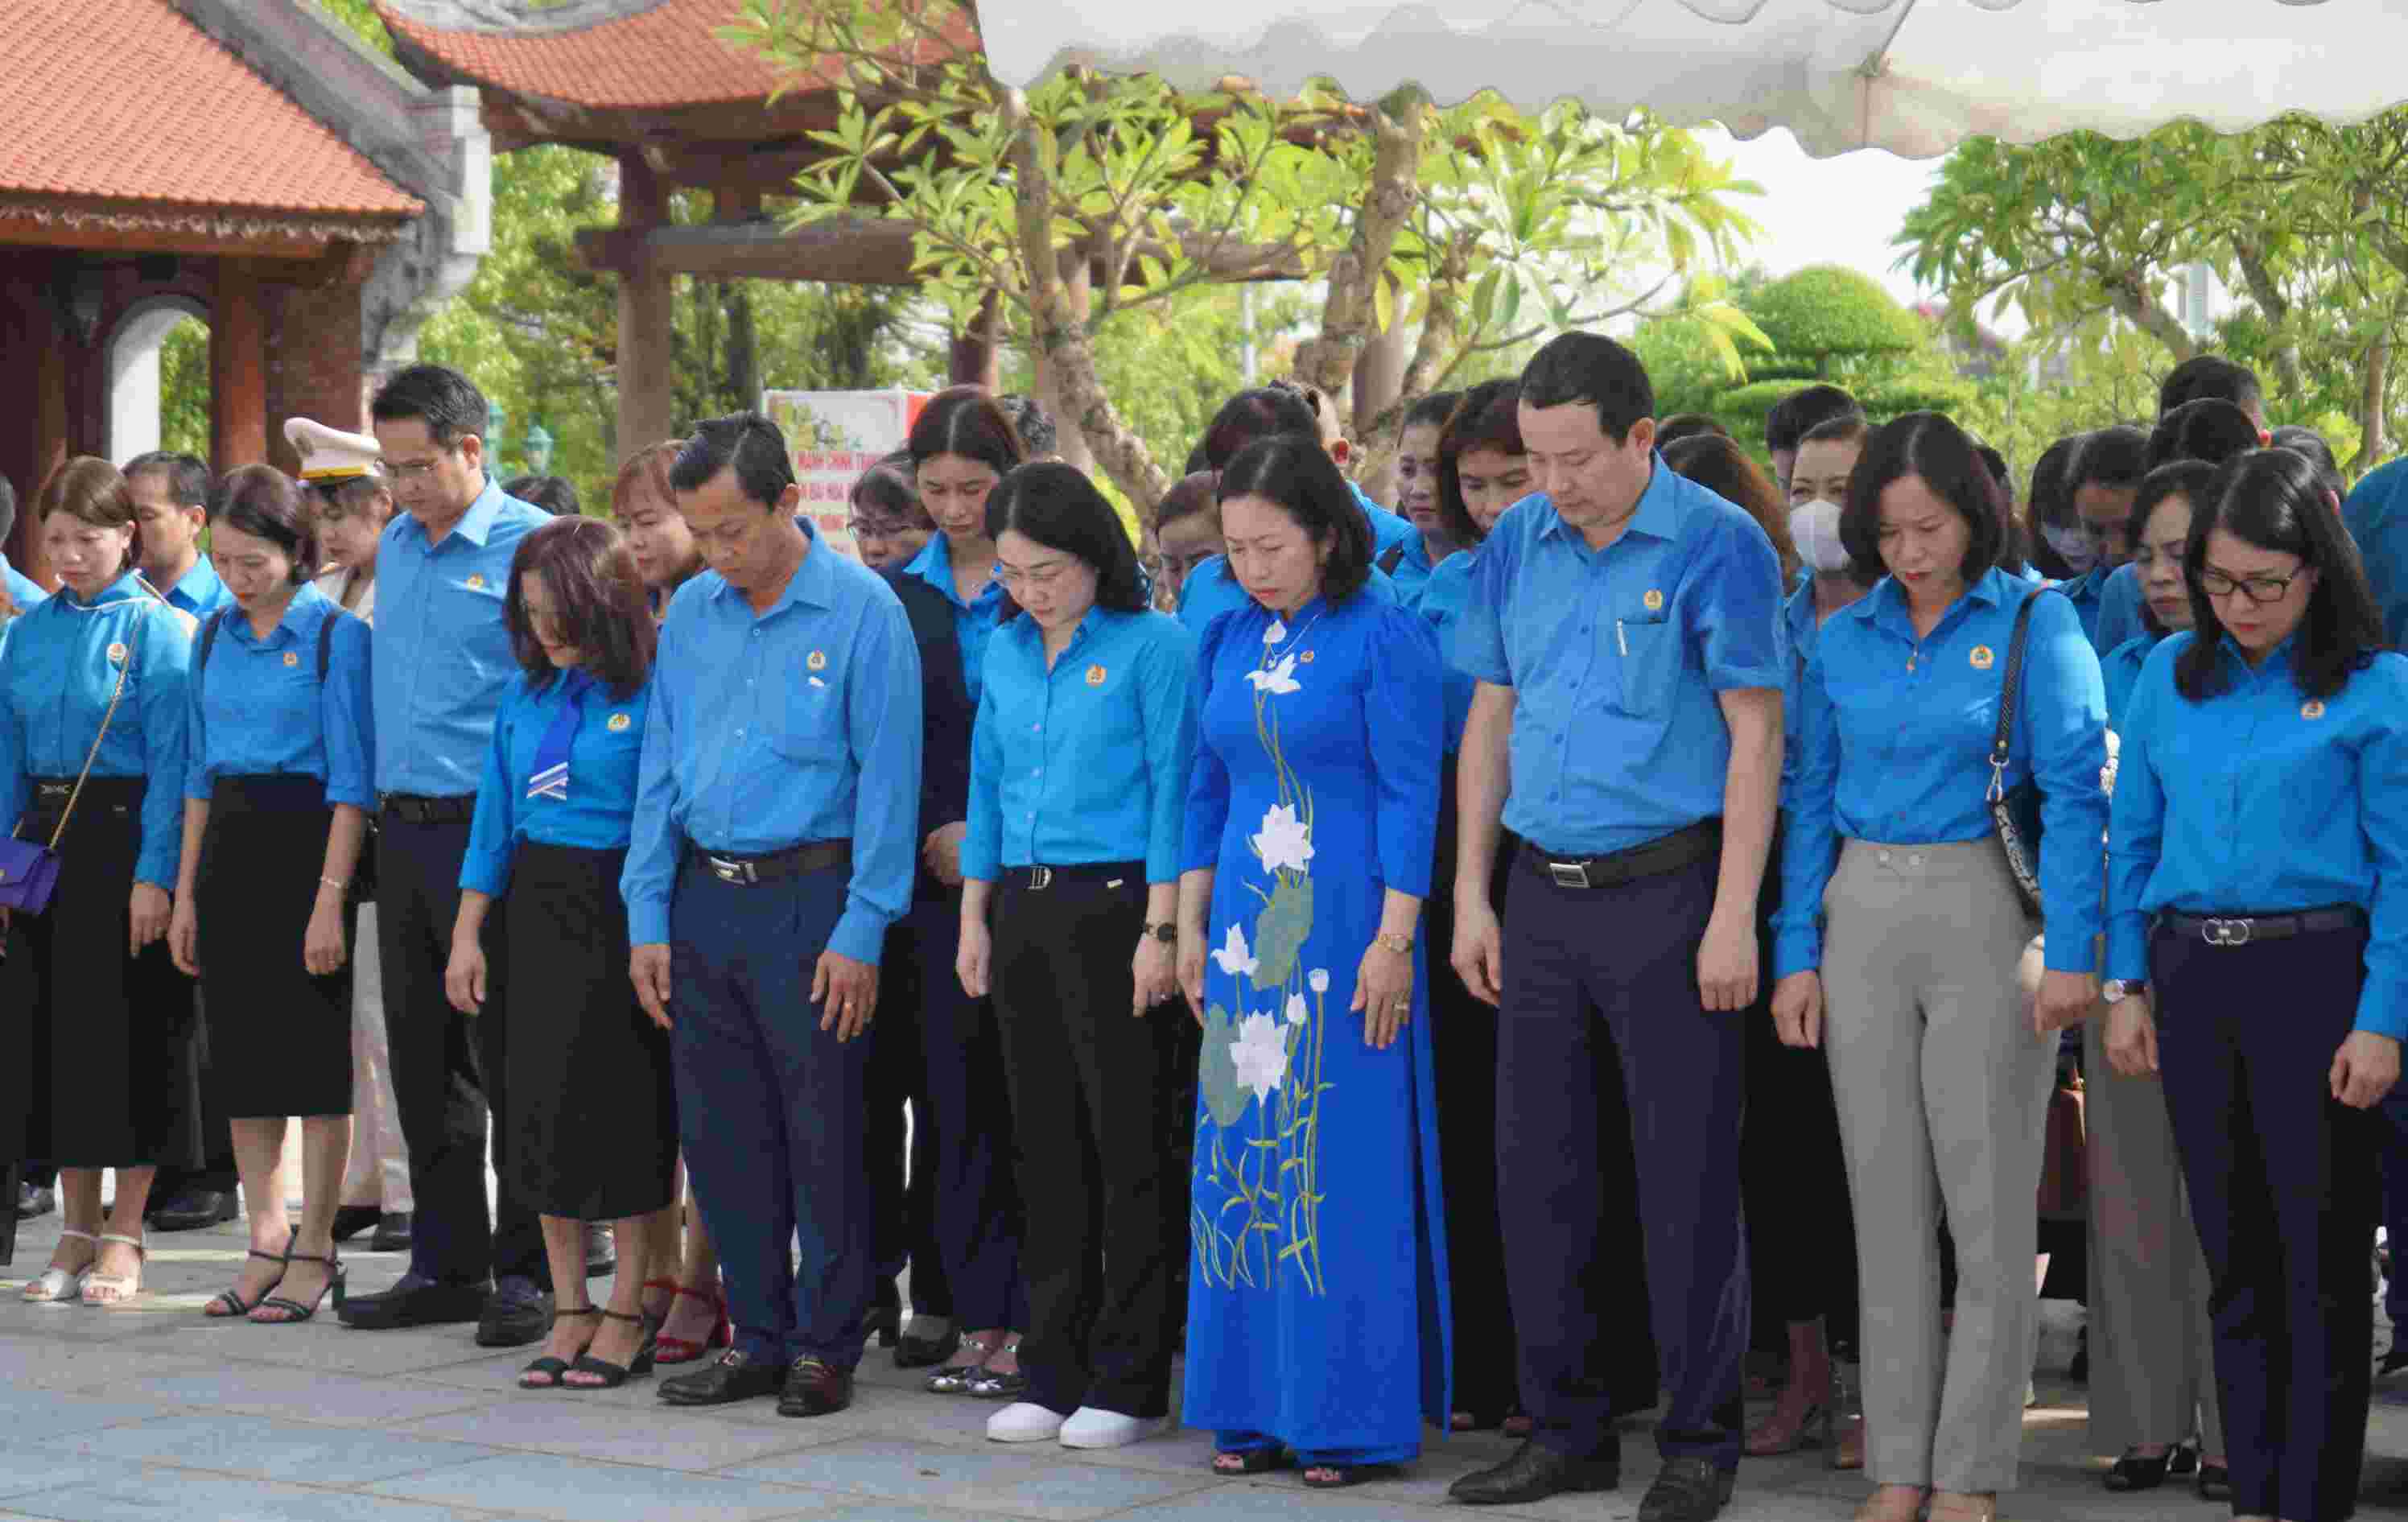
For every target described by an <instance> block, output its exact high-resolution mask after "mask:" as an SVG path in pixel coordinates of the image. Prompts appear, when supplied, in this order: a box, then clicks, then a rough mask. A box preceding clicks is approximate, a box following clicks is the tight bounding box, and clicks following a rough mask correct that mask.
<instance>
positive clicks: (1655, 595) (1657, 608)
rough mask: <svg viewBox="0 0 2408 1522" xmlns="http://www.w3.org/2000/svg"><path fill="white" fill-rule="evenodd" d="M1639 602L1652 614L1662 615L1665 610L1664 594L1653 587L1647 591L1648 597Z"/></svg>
mask: <svg viewBox="0 0 2408 1522" xmlns="http://www.w3.org/2000/svg"><path fill="white" fill-rule="evenodd" d="M1639 600H1640V602H1641V604H1642V605H1643V606H1644V607H1645V608H1646V610H1648V611H1649V612H1651V613H1660V612H1662V611H1663V610H1664V594H1663V593H1661V592H1659V591H1657V590H1656V588H1654V587H1652V586H1651V587H1649V588H1648V589H1647V596H1643V597H1641V598H1640V599H1639Z"/></svg>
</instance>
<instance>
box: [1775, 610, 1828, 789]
mask: <svg viewBox="0 0 2408 1522" xmlns="http://www.w3.org/2000/svg"><path fill="white" fill-rule="evenodd" d="M1775 632H1776V633H1777V634H1779V635H1780V637H1781V797H1782V802H1783V804H1784V806H1786V805H1787V803H1788V799H1789V782H1790V779H1791V778H1792V777H1794V776H1796V775H1797V773H1798V708H1799V695H1798V683H1799V680H1800V679H1801V678H1803V677H1804V676H1805V675H1806V661H1807V658H1808V657H1809V656H1811V655H1813V653H1814V637H1815V636H1816V635H1817V634H1819V633H1821V632H1822V625H1821V624H1819V623H1817V622H1816V621H1815V618H1814V573H1813V571H1811V570H1808V569H1805V568H1803V567H1800V568H1799V572H1798V580H1797V581H1796V582H1792V583H1791V584H1790V588H1789V596H1786V597H1785V598H1783V599H1782V603H1781V623H1780V625H1778V627H1777V628H1776V630H1775Z"/></svg>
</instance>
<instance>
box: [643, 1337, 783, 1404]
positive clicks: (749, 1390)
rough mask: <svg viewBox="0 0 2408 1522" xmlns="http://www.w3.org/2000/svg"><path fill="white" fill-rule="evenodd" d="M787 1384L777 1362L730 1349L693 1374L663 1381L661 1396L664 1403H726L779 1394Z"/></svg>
mask: <svg viewBox="0 0 2408 1522" xmlns="http://www.w3.org/2000/svg"><path fill="white" fill-rule="evenodd" d="M785 1383H786V1371H784V1370H783V1369H781V1368H779V1367H778V1366H777V1365H776V1364H774V1363H767V1362H761V1363H755V1362H754V1361H753V1359H752V1358H751V1357H748V1356H746V1355H745V1354H744V1353H743V1352H742V1351H740V1350H738V1349H736V1348H730V1349H728V1350H727V1351H726V1352H724V1353H723V1354H721V1355H720V1356H719V1357H718V1358H717V1359H716V1360H715V1361H713V1362H710V1363H707V1364H704V1365H703V1366H702V1367H701V1368H699V1369H697V1370H695V1371H694V1372H693V1373H691V1374H680V1375H678V1376H677V1377H676V1378H675V1379H665V1380H663V1381H661V1386H660V1396H661V1401H662V1403H663V1404H664V1405H671V1406H725V1405H733V1404H735V1403H736V1402H737V1401H738V1400H759V1399H760V1398H761V1397H762V1396H765V1395H776V1394H777V1393H778V1391H779V1389H780V1387H781V1386H783V1385H784V1384H785Z"/></svg>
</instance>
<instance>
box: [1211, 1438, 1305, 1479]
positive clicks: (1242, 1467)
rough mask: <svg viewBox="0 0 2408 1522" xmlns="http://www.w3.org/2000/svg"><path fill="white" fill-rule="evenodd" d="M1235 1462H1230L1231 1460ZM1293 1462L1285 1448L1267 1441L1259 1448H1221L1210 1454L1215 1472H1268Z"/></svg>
mask: <svg viewBox="0 0 2408 1522" xmlns="http://www.w3.org/2000/svg"><path fill="white" fill-rule="evenodd" d="M1233 1459H1234V1460H1235V1462H1234V1463H1233V1462H1231V1460H1233ZM1292 1462H1294V1459H1292V1458H1291V1457H1289V1455H1288V1451H1287V1450H1286V1449H1285V1448H1283V1447H1281V1446H1280V1445H1279V1444H1278V1443H1265V1444H1263V1446H1261V1447H1259V1448H1223V1449H1220V1450H1218V1451H1217V1452H1215V1453H1214V1454H1213V1455H1212V1472H1213V1473H1215V1474H1269V1472H1271V1471H1273V1470H1280V1469H1285V1468H1287V1467H1288V1465H1289V1464H1291V1463H1292Z"/></svg>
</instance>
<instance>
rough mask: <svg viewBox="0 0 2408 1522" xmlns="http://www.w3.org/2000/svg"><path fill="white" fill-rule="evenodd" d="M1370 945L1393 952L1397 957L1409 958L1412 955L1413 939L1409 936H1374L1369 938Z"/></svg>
mask: <svg viewBox="0 0 2408 1522" xmlns="http://www.w3.org/2000/svg"><path fill="white" fill-rule="evenodd" d="M1371 944H1373V945H1374V946H1383V947H1385V948H1387V949H1388V950H1389V951H1392V952H1395V953H1396V954H1397V955H1399V956H1410V955H1412V950H1413V938H1412V937H1411V936H1391V935H1375V936H1373V937H1372V938H1371Z"/></svg>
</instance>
